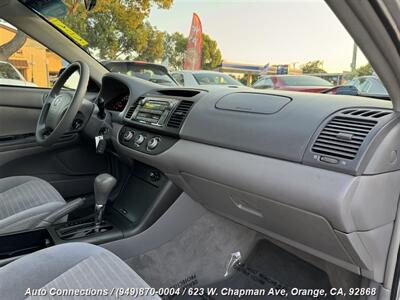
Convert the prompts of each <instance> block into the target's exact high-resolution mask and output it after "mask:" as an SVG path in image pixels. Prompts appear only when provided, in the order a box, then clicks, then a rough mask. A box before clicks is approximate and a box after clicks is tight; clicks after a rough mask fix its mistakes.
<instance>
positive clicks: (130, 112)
mask: <svg viewBox="0 0 400 300" xmlns="http://www.w3.org/2000/svg"><path fill="white" fill-rule="evenodd" d="M135 108H136V106H135V105H131V107H129V109H128V112H127V113H126V115H125V118H127V119H130V118H132V115H133V112H134V111H135Z"/></svg>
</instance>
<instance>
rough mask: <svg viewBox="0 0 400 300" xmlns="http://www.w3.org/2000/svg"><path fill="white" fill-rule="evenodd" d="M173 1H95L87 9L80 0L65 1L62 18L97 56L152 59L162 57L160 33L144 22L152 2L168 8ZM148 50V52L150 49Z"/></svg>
mask: <svg viewBox="0 0 400 300" xmlns="http://www.w3.org/2000/svg"><path fill="white" fill-rule="evenodd" d="M172 1H173V0H108V1H97V5H96V7H95V8H94V9H93V10H91V11H89V12H88V11H86V9H85V7H84V5H83V3H82V1H78V0H67V1H66V5H67V9H68V14H67V15H66V16H65V17H64V18H62V21H63V22H64V23H65V24H66V25H67V26H68V27H70V28H71V29H72V30H74V31H75V32H77V33H78V34H80V35H81V36H82V38H83V39H85V40H86V41H87V42H88V43H89V50H90V51H91V52H92V54H95V55H96V56H98V57H99V58H100V59H121V58H122V59H127V58H129V59H132V58H136V57H144V58H146V59H150V60H154V59H158V58H160V57H161V56H162V53H163V45H162V39H163V34H162V33H160V32H158V31H157V30H156V28H154V27H152V26H151V25H150V24H149V23H144V20H145V18H146V17H147V16H148V15H149V14H150V9H151V7H152V6H153V5H156V6H158V7H160V8H169V7H170V6H171V5H172ZM150 50H151V51H150Z"/></svg>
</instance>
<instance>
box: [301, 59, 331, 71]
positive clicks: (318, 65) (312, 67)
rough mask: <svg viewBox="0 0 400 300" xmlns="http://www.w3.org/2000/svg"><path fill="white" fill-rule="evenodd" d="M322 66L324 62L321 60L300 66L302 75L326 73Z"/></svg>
mask: <svg viewBox="0 0 400 300" xmlns="http://www.w3.org/2000/svg"><path fill="white" fill-rule="evenodd" d="M323 66H324V62H323V61H322V60H313V61H309V62H307V63H305V64H304V65H302V66H301V70H302V71H303V73H304V74H312V73H326V71H325V70H324V68H323Z"/></svg>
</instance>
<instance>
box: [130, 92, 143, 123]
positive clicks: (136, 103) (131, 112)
mask: <svg viewBox="0 0 400 300" xmlns="http://www.w3.org/2000/svg"><path fill="white" fill-rule="evenodd" d="M143 98H144V97H140V98H139V99H137V100H136V101H135V103H134V104H133V105H131V106H130V107H129V109H128V111H127V113H126V115H125V118H127V119H130V118H132V115H133V113H134V112H135V109H136V107H137V106H138V103H139V101H140V100H141V99H143Z"/></svg>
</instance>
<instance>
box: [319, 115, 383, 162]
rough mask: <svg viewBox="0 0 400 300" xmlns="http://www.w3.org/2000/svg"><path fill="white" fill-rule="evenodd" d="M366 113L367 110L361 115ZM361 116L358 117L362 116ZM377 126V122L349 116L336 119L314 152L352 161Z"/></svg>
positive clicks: (321, 137)
mask: <svg viewBox="0 0 400 300" xmlns="http://www.w3.org/2000/svg"><path fill="white" fill-rule="evenodd" d="M354 111H356V110H354ZM365 112H366V110H364V112H362V113H361V114H363V113H365ZM344 113H346V111H345V112H344ZM379 113H382V111H379ZM348 114H351V113H350V112H349V113H348ZM361 114H358V115H357V116H361ZM369 116H370V115H369ZM376 124H377V121H375V120H370V119H361V118H360V119H359V118H351V117H348V116H343V117H339V116H337V117H334V118H333V119H332V120H330V121H329V122H328V123H327V124H326V125H325V127H324V129H323V130H322V131H321V132H320V134H319V135H318V138H317V139H316V141H315V143H314V145H313V146H312V151H313V152H315V153H318V154H322V155H329V156H331V157H336V158H342V159H349V160H352V159H354V158H355V157H356V156H357V153H358V150H359V149H360V147H361V145H362V143H363V142H364V140H365V139H366V137H367V135H368V134H369V132H370V131H371V130H372V128H374V127H375V125H376Z"/></svg>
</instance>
